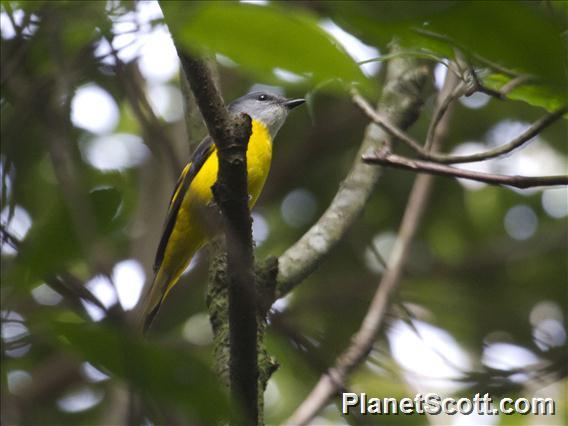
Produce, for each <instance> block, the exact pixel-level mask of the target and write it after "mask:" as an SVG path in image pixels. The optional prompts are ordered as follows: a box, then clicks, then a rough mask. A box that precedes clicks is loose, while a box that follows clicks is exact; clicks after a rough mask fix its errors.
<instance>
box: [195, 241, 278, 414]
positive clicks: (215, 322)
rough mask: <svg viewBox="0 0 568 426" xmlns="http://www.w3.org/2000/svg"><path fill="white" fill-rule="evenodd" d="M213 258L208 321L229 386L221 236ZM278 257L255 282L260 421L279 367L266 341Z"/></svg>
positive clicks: (218, 370)
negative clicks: (269, 351) (270, 383)
mask: <svg viewBox="0 0 568 426" xmlns="http://www.w3.org/2000/svg"><path fill="white" fill-rule="evenodd" d="M210 255H211V261H210V266H209V283H208V287H207V296H206V303H207V309H208V311H209V320H210V322H211V326H212V328H213V343H214V368H215V371H216V373H217V375H218V376H219V378H220V379H221V380H222V382H223V383H224V384H225V386H227V388H228V387H229V385H230V380H229V365H230V345H229V315H228V312H229V297H228V277H227V256H226V249H225V244H224V241H223V239H222V238H218V239H216V240H215V241H213V242H212V243H210ZM277 271H278V263H277V259H275V258H270V259H268V260H266V261H264V262H262V264H259V265H256V266H255V282H256V286H257V294H258V299H257V300H258V301H259V306H258V312H257V327H258V330H257V352H258V389H259V392H258V412H259V419H258V424H259V425H262V424H264V415H263V411H264V410H263V408H264V391H265V389H266V386H267V384H268V380H269V379H270V377H271V376H272V374H273V373H274V372H275V371H276V370H277V368H278V362H277V361H276V360H275V359H274V358H273V357H271V356H270V355H269V353H268V351H267V350H266V346H265V344H264V336H265V330H266V317H267V314H268V310H269V309H270V306H271V305H272V302H273V301H274V289H275V283H276V273H277Z"/></svg>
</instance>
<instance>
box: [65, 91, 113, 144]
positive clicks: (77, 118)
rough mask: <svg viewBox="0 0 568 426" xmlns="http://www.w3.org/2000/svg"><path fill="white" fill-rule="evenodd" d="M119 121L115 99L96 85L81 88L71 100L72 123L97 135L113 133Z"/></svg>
mask: <svg viewBox="0 0 568 426" xmlns="http://www.w3.org/2000/svg"><path fill="white" fill-rule="evenodd" d="M118 119H119V111H118V106H117V105H116V102H115V101H114V98H113V97H112V96H111V95H110V94H109V93H108V92H107V91H106V90H104V89H103V88H101V87H100V86H97V85H96V84H87V85H85V86H81V87H79V88H78V89H77V90H76V91H75V95H74V96H73V99H72V100H71V122H72V123H73V124H74V125H75V126H76V127H79V128H81V129H85V130H88V131H90V132H91V133H95V134H97V135H104V134H107V133H110V132H112V131H113V130H114V129H115V128H116V126H117V124H118Z"/></svg>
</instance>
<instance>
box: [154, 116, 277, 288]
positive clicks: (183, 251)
mask: <svg viewBox="0 0 568 426" xmlns="http://www.w3.org/2000/svg"><path fill="white" fill-rule="evenodd" d="M271 160H272V138H271V137H270V133H269V132H268V129H267V128H266V127H265V126H264V125H262V124H261V123H259V122H258V121H255V120H253V121H252V134H251V137H250V139H249V144H248V149H247V178H248V193H249V195H250V201H249V207H250V208H252V207H253V206H254V204H255V203H256V200H257V199H258V197H259V196H260V193H261V192H262V188H263V187H264V183H265V182H266V178H267V176H268V172H269V170H270V163H271ZM218 170H219V160H218V158H217V150H214V151H213V153H212V154H211V155H210V156H209V158H208V159H207V160H206V161H205V163H204V164H203V166H202V167H201V170H200V171H199V172H198V173H197V175H196V176H195V177H194V178H193V181H192V182H191V185H190V186H189V188H188V190H187V192H186V194H185V196H184V199H183V202H182V204H181V206H180V210H179V213H178V217H177V220H176V224H175V226H174V229H173V231H172V233H171V235H170V238H169V240H168V245H167V248H166V252H165V256H164V260H163V263H162V265H161V267H160V270H161V271H162V272H166V273H167V275H168V276H169V281H170V285H169V286H168V291H169V289H171V287H173V285H174V284H175V283H176V281H177V279H178V278H179V276H180V275H181V273H182V272H183V271H184V269H185V268H186V267H187V265H188V264H189V262H190V261H191V258H192V257H193V255H194V254H195V253H196V252H197V250H199V249H200V248H201V247H202V246H203V245H204V244H205V243H206V242H207V241H208V240H209V239H210V238H211V237H212V235H211V232H210V231H208V222H207V211H205V209H204V208H203V207H204V206H207V205H210V204H211V202H212V201H213V194H212V192H211V187H212V186H213V185H214V184H215V182H216V181H217V172H218Z"/></svg>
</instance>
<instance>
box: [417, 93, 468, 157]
mask: <svg viewBox="0 0 568 426" xmlns="http://www.w3.org/2000/svg"><path fill="white" fill-rule="evenodd" d="M464 90H465V84H464V83H460V84H457V85H456V86H455V88H454V90H453V91H452V93H451V94H450V95H449V96H446V97H444V98H443V100H442V102H440V103H439V104H438V106H437V107H436V109H435V111H434V115H433V116H432V119H431V120H430V125H429V126H428V132H427V133H426V142H425V143H424V149H421V151H423V152H429V151H430V150H431V148H432V144H433V143H434V135H435V133H436V129H437V126H438V124H439V123H440V121H441V120H442V118H443V117H444V114H445V113H446V111H447V110H448V108H449V107H450V105H451V103H452V102H454V101H455V100H456V99H457V98H459V97H460V96H461V95H462V94H463V93H464Z"/></svg>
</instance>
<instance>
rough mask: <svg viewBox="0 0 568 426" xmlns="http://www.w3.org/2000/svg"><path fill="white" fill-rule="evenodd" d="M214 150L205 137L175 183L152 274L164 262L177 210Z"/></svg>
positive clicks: (210, 142)
mask: <svg viewBox="0 0 568 426" xmlns="http://www.w3.org/2000/svg"><path fill="white" fill-rule="evenodd" d="M214 150H215V144H214V143H213V139H212V138H211V137H210V136H207V137H206V138H205V139H203V140H202V141H201V143H200V144H199V145H198V146H197V149H196V150H195V152H194V153H193V155H192V156H191V159H190V161H189V163H188V164H187V165H186V166H185V167H184V169H183V171H182V173H181V175H180V177H179V179H178V181H177V183H176V186H175V188H174V192H173V194H172V198H171V200H170V207H169V209H168V216H167V218H166V223H165V224H164V231H163V233H162V239H161V240H160V244H159V246H158V250H157V252H156V259H155V261H154V272H156V273H157V272H158V270H159V269H160V265H161V264H162V261H163V260H164V253H165V251H166V247H167V245H168V240H169V239H170V235H171V233H172V231H173V229H174V226H175V224H176V219H177V215H178V212H179V208H180V206H181V203H182V201H183V199H184V197H185V193H186V192H187V190H188V188H189V185H191V182H192V181H193V179H194V178H195V176H196V175H197V173H198V172H199V170H201V167H202V166H203V164H205V161H206V160H207V159H208V158H209V156H210V155H211V153H212V152H213V151H214Z"/></svg>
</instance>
